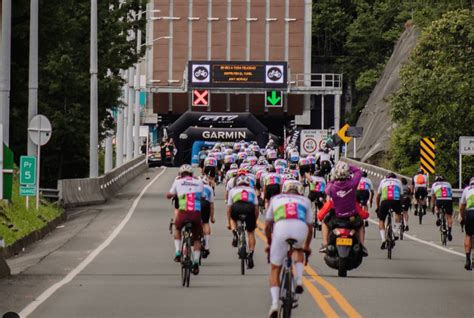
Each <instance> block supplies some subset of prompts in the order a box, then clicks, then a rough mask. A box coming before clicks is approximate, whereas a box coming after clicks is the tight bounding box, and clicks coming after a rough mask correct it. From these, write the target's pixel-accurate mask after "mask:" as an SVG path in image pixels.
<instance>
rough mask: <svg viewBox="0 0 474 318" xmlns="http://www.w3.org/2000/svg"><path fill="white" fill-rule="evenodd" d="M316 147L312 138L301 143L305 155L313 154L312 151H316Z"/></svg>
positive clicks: (315, 142)
mask: <svg viewBox="0 0 474 318" xmlns="http://www.w3.org/2000/svg"><path fill="white" fill-rule="evenodd" d="M317 147H318V143H317V141H316V139H314V138H308V139H305V141H304V142H303V148H304V150H305V151H306V152H307V153H313V152H314V151H316V148H317Z"/></svg>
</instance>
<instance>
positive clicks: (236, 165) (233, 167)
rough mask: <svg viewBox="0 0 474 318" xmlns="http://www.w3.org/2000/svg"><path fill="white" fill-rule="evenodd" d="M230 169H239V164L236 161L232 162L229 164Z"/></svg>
mask: <svg viewBox="0 0 474 318" xmlns="http://www.w3.org/2000/svg"><path fill="white" fill-rule="evenodd" d="M230 169H239V165H238V164H236V163H233V164H231V165H230Z"/></svg>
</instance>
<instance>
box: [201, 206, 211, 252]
mask: <svg viewBox="0 0 474 318" xmlns="http://www.w3.org/2000/svg"><path fill="white" fill-rule="evenodd" d="M201 217H202V229H203V234H204V244H205V246H204V249H205V250H206V251H209V239H210V236H211V226H210V224H209V220H210V217H211V204H210V203H209V202H208V201H204V200H203V201H202V202H201Z"/></svg>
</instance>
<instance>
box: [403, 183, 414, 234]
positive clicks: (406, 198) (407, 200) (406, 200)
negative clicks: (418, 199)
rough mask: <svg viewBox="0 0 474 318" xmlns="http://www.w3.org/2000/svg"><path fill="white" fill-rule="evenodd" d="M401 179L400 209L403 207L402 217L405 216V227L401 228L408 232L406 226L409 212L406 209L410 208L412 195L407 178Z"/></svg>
mask: <svg viewBox="0 0 474 318" xmlns="http://www.w3.org/2000/svg"><path fill="white" fill-rule="evenodd" d="M401 181H402V209H403V217H404V218H405V228H404V229H403V230H404V231H405V232H408V231H409V230H410V228H409V227H408V219H409V214H408V210H410V208H411V200H412V197H413V193H412V192H411V189H410V187H409V186H408V180H407V179H406V178H401Z"/></svg>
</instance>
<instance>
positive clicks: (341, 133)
mask: <svg viewBox="0 0 474 318" xmlns="http://www.w3.org/2000/svg"><path fill="white" fill-rule="evenodd" d="M349 127H351V126H349V124H345V125H344V126H343V127H342V128H341V129H340V130H339V131H338V132H337V135H338V136H339V138H341V140H342V141H343V142H344V143H346V144H347V143H349V142H350V141H351V140H352V137H349V136H347V135H346V131H347V129H349Z"/></svg>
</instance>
